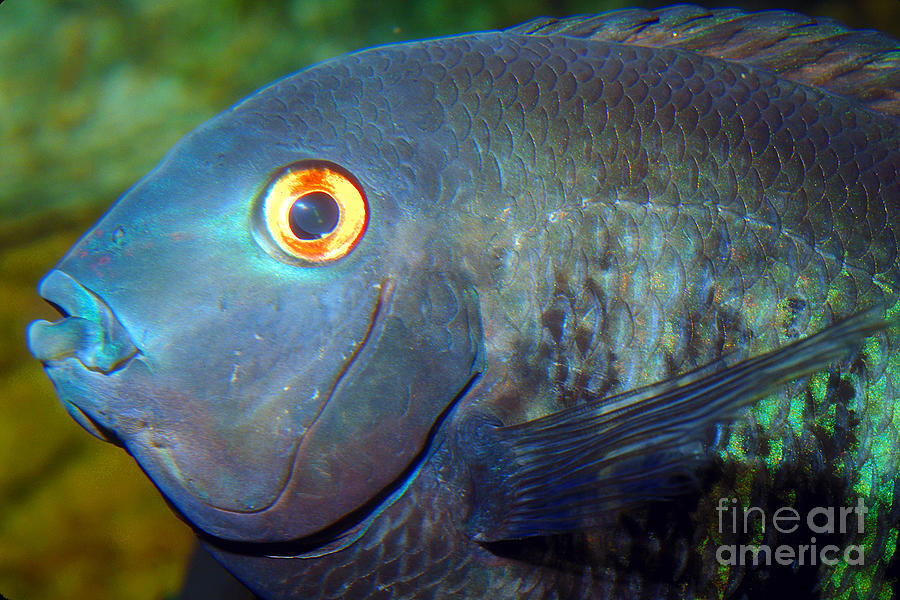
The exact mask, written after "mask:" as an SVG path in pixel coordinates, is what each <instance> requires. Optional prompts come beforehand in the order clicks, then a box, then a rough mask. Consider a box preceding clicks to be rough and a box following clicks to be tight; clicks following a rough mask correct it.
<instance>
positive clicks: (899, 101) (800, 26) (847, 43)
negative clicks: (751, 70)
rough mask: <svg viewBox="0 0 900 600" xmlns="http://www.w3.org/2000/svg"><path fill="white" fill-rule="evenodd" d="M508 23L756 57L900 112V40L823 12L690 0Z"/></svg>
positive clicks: (519, 29) (873, 106)
mask: <svg viewBox="0 0 900 600" xmlns="http://www.w3.org/2000/svg"><path fill="white" fill-rule="evenodd" d="M506 31H509V32H513V33H520V34H528V35H567V36H573V37H582V38H587V39H595V40H609V41H613V42H620V43H623V44H634V45H638V46H648V47H660V46H670V47H677V48H683V49H686V50H691V51H693V52H697V53H699V54H703V55H706V56H713V57H716V58H722V59H725V60H729V61H733V62H740V63H744V64H750V65H754V66H756V67H760V68H763V69H766V70H768V71H771V72H773V73H776V74H778V75H780V76H781V77H784V78H786V79H791V80H793V81H796V82H798V83H803V84H806V85H810V86H817V87H820V88H823V89H826V90H828V91H829V92H832V93H834V94H840V95H842V96H845V97H848V98H853V99H855V100H856V101H857V102H859V103H860V104H862V105H863V106H866V107H867V108H869V109H870V110H874V111H877V112H881V113H884V114H887V115H891V116H893V117H894V118H900V42H898V41H897V40H895V39H894V38H892V37H890V36H887V35H885V34H882V33H879V32H877V31H872V30H854V29H848V28H847V27H845V26H843V25H841V24H839V23H837V22H835V21H833V20H831V19H827V18H823V17H817V18H813V17H807V16H805V15H801V14H799V13H795V12H790V11H783V10H772V11H764V12H756V13H746V12H743V11H740V10H738V9H734V8H725V9H714V10H707V9H705V8H701V7H699V6H694V5H689V4H682V5H677V6H670V7H667V8H660V9H657V10H644V9H639V8H630V9H624V10H615V11H611V12H607V13H602V14H599V15H590V16H585V15H582V16H576V17H569V18H565V19H555V18H552V17H539V18H537V19H532V20H531V21H528V22H526V23H522V24H521V25H517V26H515V27H511V28H509V29H507V30H506Z"/></svg>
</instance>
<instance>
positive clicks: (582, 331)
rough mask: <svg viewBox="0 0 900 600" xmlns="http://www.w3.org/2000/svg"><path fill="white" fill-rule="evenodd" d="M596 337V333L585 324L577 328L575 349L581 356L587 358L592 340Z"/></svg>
mask: <svg viewBox="0 0 900 600" xmlns="http://www.w3.org/2000/svg"><path fill="white" fill-rule="evenodd" d="M593 337H594V331H593V330H592V329H591V328H590V327H589V326H587V325H585V324H584V323H579V324H578V327H576V328H575V347H576V348H578V352H580V353H581V356H587V353H588V350H590V347H591V338H593Z"/></svg>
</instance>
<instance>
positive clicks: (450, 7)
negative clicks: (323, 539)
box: [0, 0, 900, 600]
mask: <svg viewBox="0 0 900 600" xmlns="http://www.w3.org/2000/svg"><path fill="white" fill-rule="evenodd" d="M0 1H2V0H0ZM666 4H670V2H629V1H627V0H625V1H618V2H608V1H606V2H601V1H586V0H557V1H552V0H493V1H485V0H424V1H421V2H412V1H401V0H380V1H379V2H371V1H369V0H269V1H262V0H259V1H253V0H220V1H208V0H204V1H200V0H180V1H174V0H162V1H160V0H121V1H117V2H96V1H87V0H55V1H49V0H47V1H43V2H33V1H30V0H6V1H5V2H2V4H0V143H2V152H3V158H2V160H0V594H2V595H3V596H5V597H7V598H9V599H10V600H20V599H24V600H43V599H50V598H53V599H56V598H67V599H73V600H74V599H80V598H100V599H103V598H115V599H120V600H130V599H135V600H137V599H167V598H175V597H176V594H177V590H178V589H179V587H180V585H181V581H182V579H183V577H184V571H185V566H186V564H187V560H188V556H189V554H190V551H191V547H192V541H193V536H192V534H191V532H190V530H189V528H188V527H187V526H186V525H185V524H184V523H182V522H181V521H179V520H178V519H177V518H176V517H175V516H174V515H173V514H172V513H171V511H170V510H169V509H168V507H167V506H166V505H165V502H164V501H163V500H162V498H161V496H160V495H159V494H158V492H156V490H155V489H154V488H153V486H152V484H151V483H150V481H149V480H148V479H147V478H146V477H145V476H144V475H143V474H142V473H141V472H140V470H139V469H138V468H137V466H136V464H135V463H134V462H133V461H132V460H131V458H130V457H128V456H127V455H126V454H125V452H123V451H122V450H121V449H119V448H116V447H113V446H111V445H109V444H105V443H101V442H100V441H98V440H96V439H94V438H92V437H91V436H89V435H87V434H86V433H85V432H84V431H83V430H82V429H81V428H80V427H79V426H78V425H77V424H76V423H75V422H74V421H73V420H72V419H71V418H70V417H69V416H68V415H67V414H66V412H65V410H64V409H63V408H62V406H61V405H60V404H59V403H58V402H57V400H56V397H55V394H54V392H53V389H52V386H51V384H50V381H49V380H48V379H47V378H46V377H45V376H44V375H43V373H42V371H41V368H40V364H39V363H38V362H37V361H36V360H34V359H33V358H31V355H30V354H29V353H28V351H27V349H26V347H25V327H26V325H27V323H28V322H30V321H32V320H34V319H37V318H51V319H52V318H54V312H53V311H52V309H50V308H49V307H47V306H45V304H44V302H43V301H42V300H41V299H40V298H38V296H37V294H36V292H35V287H36V285H37V281H38V279H39V277H40V276H41V275H42V274H43V273H45V272H46V271H47V270H48V269H49V268H50V267H51V266H52V265H53V264H54V263H55V261H56V260H57V259H58V258H59V257H60V256H62V255H63V254H64V253H65V252H66V251H67V250H68V248H69V247H70V246H71V245H72V244H73V243H74V242H75V240H76V239H77V238H78V237H79V236H80V235H81V233H82V232H84V231H85V230H87V228H88V227H89V226H90V225H91V224H92V223H93V222H94V221H96V220H97V218H98V217H99V216H100V215H101V214H102V213H103V211H104V210H105V209H106V208H107V207H108V206H109V205H110V204H111V203H112V202H113V201H114V200H115V199H116V198H117V197H118V196H119V195H121V193H122V192H124V191H125V190H126V189H127V188H128V187H129V186H130V185H131V184H133V183H134V182H135V181H137V180H138V179H139V178H140V177H141V176H143V175H144V174H145V173H146V172H147V171H149V170H150V169H151V168H152V167H153V166H154V165H155V164H156V163H157V162H158V161H159V159H160V158H161V157H162V156H163V154H164V153H165V152H166V151H167V150H168V149H169V148H170V147H171V146H172V144H173V143H174V142H175V141H176V140H177V139H178V138H180V137H181V136H182V135H184V134H185V133H187V132H188V131H190V130H191V129H193V128H194V127H196V126H197V125H199V124H200V123H201V122H203V121H204V120H206V119H207V118H209V117H211V116H213V115H214V114H216V113H218V112H220V111H221V110H223V109H224V108H226V107H227V106H229V105H231V104H232V103H234V102H236V101H237V100H238V99H240V98H242V97H243V96H245V95H247V94H249V93H250V92H252V91H254V90H255V89H257V88H259V87H261V86H263V85H265V84H267V83H269V82H271V81H272V80H274V79H276V78H278V77H280V76H283V75H286V74H288V73H291V72H293V71H296V70H298V69H300V68H302V67H304V66H306V65H308V64H311V63H313V62H316V61H319V60H323V59H326V58H329V57H332V56H335V55H338V54H342V53H344V52H347V51H350V50H356V49H359V48H363V47H366V46H371V45H375V44H383V43H390V42H394V41H402V40H408V39H417V38H424V37H432V36H438V35H449V34H454V33H462V32H468V31H475V30H479V29H495V28H502V27H507V26H510V25H514V24H516V23H519V22H522V21H525V20H527V19H530V18H532V17H535V16H539V15H552V16H565V15H571V14H576V13H585V12H600V11H603V10H609V9H613V8H619V7H623V6H662V5H666ZM705 4H706V5H707V6H731V5H735V4H739V5H740V7H741V8H745V9H762V8H773V7H786V6H785V5H786V4H791V8H792V9H795V10H801V11H803V12H806V13H808V14H812V15H826V16H831V17H835V18H837V19H839V20H841V21H843V22H845V23H847V24H849V25H852V26H855V27H876V28H878V29H880V30H882V31H885V32H888V33H891V34H893V35H894V36H896V37H900V2H898V1H897V0H863V1H861V2H853V3H851V2H834V1H832V2H817V3H799V4H798V3H795V2H791V3H786V2H785V3H783V4H781V5H778V4H773V3H768V2H766V3H763V2H740V3H735V2H714V3H705ZM148 293H152V290H148Z"/></svg>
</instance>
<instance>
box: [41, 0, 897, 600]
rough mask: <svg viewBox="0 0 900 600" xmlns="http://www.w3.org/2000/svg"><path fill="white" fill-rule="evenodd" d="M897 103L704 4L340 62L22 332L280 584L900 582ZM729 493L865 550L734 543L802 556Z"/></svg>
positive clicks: (113, 236) (228, 559)
mask: <svg viewBox="0 0 900 600" xmlns="http://www.w3.org/2000/svg"><path fill="white" fill-rule="evenodd" d="M898 90H900V51H898V44H897V42H896V41H895V40H891V39H889V38H886V37H885V36H882V35H880V34H877V33H874V32H850V31H848V30H846V29H844V28H842V27H841V26H839V25H836V24H834V23H831V22H825V21H821V20H820V21H815V20H812V19H808V18H806V17H802V16H800V15H796V14H793V13H784V12H772V13H758V14H749V15H748V14H744V13H741V12H739V11H736V10H721V11H712V12H708V11H704V10H702V9H700V8H697V7H690V6H680V7H673V8H669V9H662V10H659V11H643V10H628V11H618V12H613V13H607V14H604V15H598V16H595V17H576V18H572V19H566V20H553V19H539V20H536V21H533V22H529V23H526V24H523V25H521V26H518V27H515V28H512V29H509V30H505V31H500V32H482V33H474V34H469V35H463V36H458V37H452V38H444V39H436V40H426V41H422V42H415V43H408V44H399V45H393V46H385V47H379V48H373V49H369V50H364V51H362V52H359V53H356V54H352V55H348V56H343V57H339V58H337V59H334V60H331V61H327V62H325V63H321V64H319V65H315V66H313V67H310V68H309V69H306V70H304V71H301V72H300V73H298V74H296V75H293V76H290V77H287V78H285V79H282V80H280V81H279V82H276V83H275V84H273V85H271V86H269V87H267V88H264V89H263V90H261V91H259V92H257V93H256V94H254V95H253V96H251V97H250V98H248V99H247V100H245V101H243V102H242V103H240V104H238V105H236V106H235V107H233V108H232V109H230V110H228V111H226V112H224V113H223V114H221V115H220V116H218V117H216V118H215V119H213V120H211V121H210V122H209V123H207V124H206V125H204V126H202V127H200V128H199V129H198V130H196V131H195V132H194V133H192V134H190V135H188V136H187V137H186V138H185V139H184V140H183V141H182V142H180V143H179V144H178V145H177V146H176V147H175V148H174V149H173V150H172V151H171V152H170V153H169V155H168V156H167V157H166V158H165V159H164V160H163V162H162V163H161V164H160V165H159V167H157V169H155V170H154V171H153V172H152V173H150V174H149V175H148V176H147V177H146V178H144V179H143V180H142V181H141V182H139V183H138V184H137V185H136V186H135V187H134V188H132V189H131V190H129V192H128V193H127V194H126V195H125V196H124V197H123V198H122V199H121V200H120V201H119V202H118V203H117V204H116V205H114V206H113V208H112V209H110V211H109V213H108V214H107V215H106V216H105V217H104V218H103V219H102V220H101V221H100V223H98V224H97V225H96V226H95V228H94V229H93V230H91V231H90V232H88V233H87V234H86V235H85V236H84V238H83V239H82V240H81V241H80V242H79V243H78V244H77V245H76V247H75V248H74V249H73V250H72V251H71V252H70V253H69V254H68V255H67V256H66V257H65V258H64V259H63V260H62V261H61V262H60V264H59V265H57V267H56V269H54V270H53V271H51V272H50V273H49V274H48V275H47V276H46V277H45V279H44V280H43V282H42V283H41V287H40V293H41V295H42V296H43V297H44V298H46V299H47V300H48V301H49V302H51V303H53V304H54V305H55V306H57V307H58V308H59V310H60V312H61V313H62V318H61V319H60V320H58V321H56V322H54V323H48V322H45V321H40V322H37V323H34V324H32V326H31V328H30V330H29V343H30V346H31V348H32V351H33V352H34V354H35V355H36V356H37V357H38V358H39V359H41V360H42V361H43V362H44V364H45V367H46V370H47V372H48V374H49V376H50V377H51V379H52V380H53V382H54V385H55V386H56V389H57V392H58V393H59V395H60V397H61V399H62V400H63V402H64V404H65V406H66V408H67V409H68V410H69V412H70V413H71V414H72V415H73V416H74V417H75V419H77V420H78V422H79V423H81V424H82V425H83V426H84V427H85V428H87V429H88V430H89V431H91V432H93V433H94V434H96V435H97V436H99V437H101V438H102V439H106V440H109V441H112V442H115V443H118V444H121V445H122V446H124V447H125V449H126V450H127V451H128V452H129V453H130V454H132V455H133V456H134V457H135V459H136V460H137V461H138V463H139V464H140V465H141V467H142V468H143V470H144V471H145V472H146V473H147V474H148V476H149V477H150V478H151V479H152V480H153V481H154V483H155V484H156V485H157V486H158V487H159V489H160V490H161V491H162V493H163V494H164V495H165V496H166V498H167V499H168V501H169V502H170V503H171V504H172V506H173V507H174V508H175V509H176V510H177V511H178V512H179V514H180V515H181V516H183V518H184V519H185V520H186V521H188V522H189V523H190V524H191V525H192V526H193V527H194V528H195V530H196V531H197V533H198V535H199V536H200V537H201V540H202V541H203V542H204V544H205V545H206V546H207V548H208V549H210V550H211V551H212V552H213V554H214V555H215V556H216V557H217V558H218V559H219V560H220V561H221V562H222V563H223V564H225V565H226V566H227V567H228V568H229V569H230V570H231V571H232V572H234V573H235V574H236V575H237V576H238V577H239V578H241V579H242V580H243V581H244V582H245V583H246V584H247V585H248V586H250V587H251V588H252V589H254V590H255V591H256V592H257V593H258V594H260V595H261V596H263V597H266V598H306V597H321V598H338V597H350V598H356V597H360V598H362V597H365V598H368V597H385V598H389V597H393V598H425V597H472V598H481V597H495V598H521V597H559V598H574V597H606V596H620V597H629V598H630V597H660V596H662V597H665V596H671V597H684V596H702V597H710V596H724V595H736V596H739V595H742V594H745V595H756V594H760V593H765V592H766V590H771V589H774V590H776V592H777V593H783V592H784V591H785V589H795V588H785V587H784V585H785V584H784V581H785V580H786V578H785V577H784V574H785V572H790V573H791V574H792V575H793V579H791V581H793V582H794V584H792V585H794V586H800V587H803V586H806V587H805V588H803V589H805V590H806V593H807V594H811V593H814V592H813V591H812V590H815V589H819V590H822V591H821V593H822V594H823V595H824V596H828V597H836V596H839V595H841V594H844V593H848V589H849V587H848V586H856V588H857V589H856V590H855V591H856V593H858V594H859V595H861V596H865V595H866V594H867V593H871V594H872V595H873V596H874V595H878V594H884V593H888V591H889V587H888V586H889V579H888V578H889V577H890V575H891V573H892V572H893V571H892V569H894V567H893V566H892V565H893V563H891V562H889V561H890V559H891V557H892V555H893V551H894V547H893V545H894V544H895V543H896V531H895V530H893V527H895V524H894V523H893V520H894V519H896V506H897V503H895V502H894V500H893V497H892V492H891V490H892V486H893V484H894V482H895V481H896V478H897V472H898V471H897V452H896V448H897V441H898V439H897V437H898V434H897V426H898V425H900V423H898V420H900V415H895V412H894V410H893V407H892V403H893V400H894V398H895V391H894V385H895V383H894V382H895V380H896V378H897V376H898V373H900V365H898V364H897V359H896V358H895V357H894V356H893V355H892V349H893V347H894V341H895V339H896V335H897V332H896V330H895V329H893V328H888V329H885V328H884V324H883V322H882V318H883V317H884V316H885V310H887V313H889V315H890V314H892V313H893V310H894V304H895V302H896V299H897V296H896V290H897V288H898V275H900V270H898V257H897V239H896V234H895V227H896V225H895V223H896V222H897V219H898V214H897V213H898V206H897V201H898V187H900V186H898V183H897V169H898V163H900V121H898V118H900V99H898ZM885 307H887V308H886V309H885ZM889 315H888V316H889ZM870 336H871V337H870ZM864 340H865V341H864ZM860 346H862V347H861V350H860V351H859V352H855V351H856V349H857V348H859V347H860ZM814 372H819V373H818V374H815V375H813V376H812V377H811V378H809V379H804V376H808V375H810V374H811V373H814ZM789 382H790V383H789ZM785 384H787V385H785ZM767 395H771V397H770V398H769V399H768V400H767V401H766V402H765V403H764V404H763V405H762V407H761V408H760V409H757V419H756V421H748V420H746V419H737V421H736V422H735V424H734V425H733V426H730V427H726V426H724V425H722V424H723V423H727V422H729V421H732V420H735V419H736V417H739V416H740V414H741V410H742V409H743V408H745V407H747V406H749V405H751V404H752V403H754V402H755V401H757V400H759V399H761V398H763V397H764V396H767ZM717 424H718V425H717ZM704 457H706V458H705V459H704ZM710 462H711V466H710ZM732 497H734V498H740V503H741V505H743V504H751V505H754V506H759V507H760V508H761V510H762V511H763V512H765V511H770V512H769V515H770V516H771V512H772V511H775V510H777V508H779V507H780V506H788V507H794V508H795V509H796V510H798V511H799V512H804V511H806V512H808V511H809V509H810V508H811V507H813V506H819V505H822V506H835V507H837V506H841V507H843V506H852V505H856V504H857V499H861V500H862V502H863V503H864V504H865V505H866V506H867V507H869V509H870V510H869V513H868V514H869V516H868V521H866V523H867V524H868V525H869V527H868V529H865V530H862V531H861V530H859V529H858V528H857V529H853V530H849V531H847V530H844V531H840V532H838V531H832V532H822V533H819V536H818V537H819V540H818V543H819V545H820V546H825V545H826V544H830V545H833V546H835V547H837V548H841V549H843V548H845V547H849V546H853V545H855V546H864V547H865V548H866V549H867V551H868V555H867V558H868V559H869V560H868V561H867V562H864V563H863V564H855V562H854V560H853V556H852V555H847V556H843V555H842V559H843V562H840V563H839V564H837V565H831V564H827V563H826V562H825V561H821V560H820V561H819V562H817V563H816V564H812V565H811V564H809V563H808V562H807V563H806V564H804V563H803V562H802V560H801V559H795V560H793V561H792V562H791V563H789V564H787V565H784V564H781V563H777V562H773V563H771V564H770V565H763V566H757V567H753V566H746V565H741V564H730V563H729V562H728V561H727V560H722V559H723V557H724V554H722V553H721V552H720V551H718V549H720V548H722V547H727V546H729V545H738V544H742V543H743V544H756V545H759V544H769V545H771V546H772V547H773V548H775V547H777V546H779V545H784V546H787V547H791V548H794V549H797V548H798V545H799V544H807V545H812V543H811V542H810V535H809V534H810V530H809V529H806V530H804V529H801V530H800V531H799V532H797V533H795V532H788V533H784V532H781V531H780V530H776V529H774V528H772V527H769V528H768V529H766V530H765V531H760V530H759V529H758V528H752V527H751V528H749V529H747V530H743V529H742V530H741V531H737V530H736V529H728V528H725V527H723V523H725V522H726V521H727V520H724V519H723V518H722V517H724V513H726V512H727V513H728V515H729V517H730V516H731V513H730V512H728V511H725V510H722V511H719V510H717V508H718V507H720V506H725V507H726V508H728V507H731V504H729V503H728V502H726V503H725V504H724V505H723V504H722V503H721V500H722V499H726V500H730V499H731V498H732ZM735 504H737V500H735ZM735 514H736V513H735ZM735 522H736V521H735ZM813 531H814V530H813ZM782 533H784V534H783V535H782ZM798 536H799V537H798ZM798 581H799V582H800V583H796V582H798ZM860 582H863V583H860ZM863 584H864V585H863ZM767 586H769V587H767ZM817 586H818V587H817ZM864 587H865V589H863V588H864ZM773 593H775V592H773ZM798 593H803V592H802V590H801V591H800V592H798Z"/></svg>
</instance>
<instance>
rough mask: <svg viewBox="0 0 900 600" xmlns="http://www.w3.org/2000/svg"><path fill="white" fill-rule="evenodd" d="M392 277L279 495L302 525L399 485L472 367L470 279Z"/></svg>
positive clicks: (475, 354) (475, 345)
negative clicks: (373, 322) (375, 321)
mask: <svg viewBox="0 0 900 600" xmlns="http://www.w3.org/2000/svg"><path fill="white" fill-rule="evenodd" d="M395 285H396V287H395V289H394V291H393V295H392V300H391V301H390V302H389V305H388V306H386V307H384V309H383V310H385V314H384V315H383V316H382V317H381V318H380V321H381V323H380V325H379V327H378V330H377V331H373V332H372V336H373V339H370V340H368V341H367V342H366V344H365V346H364V347H363V350H362V351H361V352H360V354H359V356H357V357H356V358H355V359H354V361H353V363H352V365H351V367H350V368H349V369H348V371H347V372H346V373H345V375H344V376H343V377H342V379H341V381H340V383H339V384H338V386H337V387H336V388H335V390H334V392H333V394H332V397H331V398H330V399H329V401H328V403H327V405H326V406H325V408H324V410H323V412H322V414H321V415H320V416H319V418H318V419H317V420H316V423H315V424H314V425H313V427H312V428H311V429H310V431H309V432H308V433H307V435H306V437H305V438H304V441H303V443H302V445H301V448H300V451H299V453H298V457H297V458H298V460H297V462H296V463H295V465H296V467H295V471H294V473H293V476H292V478H291V482H290V484H289V486H290V488H291V490H293V491H294V492H295V493H294V494H291V493H287V494H286V495H285V496H283V499H284V498H289V497H291V496H292V495H293V497H294V498H295V500H296V503H295V504H294V505H293V506H292V507H291V508H290V512H291V513H293V514H294V519H295V520H296V519H302V520H304V521H305V523H304V524H303V530H304V531H305V532H310V533H311V532H314V531H316V530H318V529H321V528H322V527H326V526H328V525H330V524H332V523H334V522H336V521H338V520H339V519H341V518H342V517H344V516H345V515H347V514H348V513H350V512H352V511H354V510H356V509H358V508H360V507H362V506H364V505H366V503H368V502H370V501H371V500H372V499H373V498H375V497H376V496H377V495H378V494H379V493H381V492H382V491H383V490H385V489H389V488H390V487H391V486H392V484H395V483H398V481H399V480H400V479H401V478H403V477H404V476H405V475H406V474H407V472H408V471H409V469H411V468H413V467H414V465H415V463H416V459H417V458H418V457H419V456H420V455H421V453H422V451H423V450H425V449H426V447H427V444H428V441H429V439H430V435H431V433H432V431H433V428H434V427H435V425H436V424H438V423H439V422H440V420H441V419H442V417H443V416H444V415H445V414H446V412H447V410H448V409H449V408H451V407H452V406H453V404H454V401H455V400H456V399H457V397H458V395H459V393H460V392H461V391H462V390H463V389H465V386H466V384H467V383H468V382H469V380H470V379H471V378H472V376H473V375H474V374H475V373H477V372H478V371H479V370H480V368H481V364H480V362H481V354H482V351H481V347H482V339H481V327H480V322H479V315H478V308H477V298H476V296H475V294H474V292H473V291H472V290H471V288H470V287H468V286H465V285H462V282H461V281H459V280H458V279H455V278H454V277H452V276H451V275H448V274H446V273H437V272H426V273H422V274H419V275H417V276H415V277H413V278H411V279H409V280H406V281H404V282H400V283H397V284H395ZM313 497H314V498H317V500H316V501H315V502H310V501H309V500H308V499H309V498H313ZM279 504H281V502H279ZM273 508H275V509H278V508H279V507H278V505H276V507H273Z"/></svg>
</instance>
